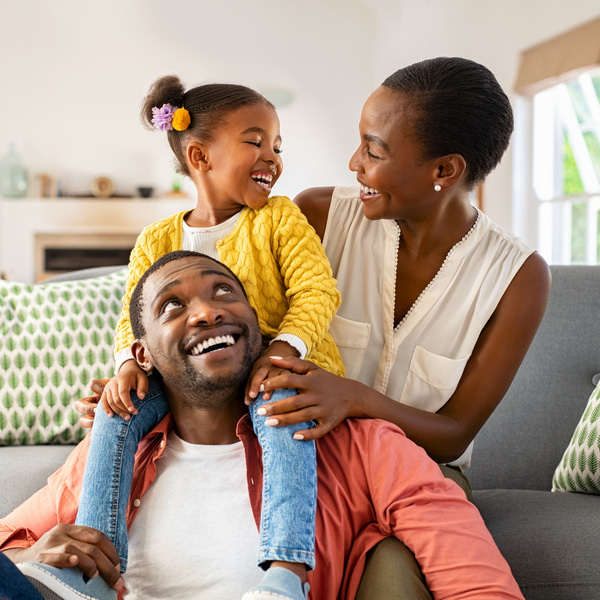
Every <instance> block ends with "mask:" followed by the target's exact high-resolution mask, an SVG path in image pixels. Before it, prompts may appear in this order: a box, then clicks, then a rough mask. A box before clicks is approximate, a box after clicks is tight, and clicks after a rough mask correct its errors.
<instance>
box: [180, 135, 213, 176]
mask: <svg viewBox="0 0 600 600" xmlns="http://www.w3.org/2000/svg"><path fill="white" fill-rule="evenodd" d="M185 158H186V160H187V163H188V166H189V167H190V168H191V169H192V170H194V171H208V170H209V169H210V164H209V162H208V154H207V152H206V147H205V146H204V145H203V144H201V143H200V142H190V143H189V144H188V145H187V148H186V149H185Z"/></svg>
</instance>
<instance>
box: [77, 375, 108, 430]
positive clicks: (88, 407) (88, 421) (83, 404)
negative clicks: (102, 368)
mask: <svg viewBox="0 0 600 600" xmlns="http://www.w3.org/2000/svg"><path fill="white" fill-rule="evenodd" d="M109 381H110V379H92V383H90V389H91V390H92V392H93V394H92V395H91V396H87V397H86V398H79V400H75V406H74V408H75V410H76V411H77V412H78V413H81V417H79V424H80V425H81V426H82V427H84V428H85V429H91V427H92V425H93V424H94V417H95V415H96V408H97V407H98V402H100V397H101V396H102V392H103V391H104V388H105V386H106V384H107V383H108V382H109Z"/></svg>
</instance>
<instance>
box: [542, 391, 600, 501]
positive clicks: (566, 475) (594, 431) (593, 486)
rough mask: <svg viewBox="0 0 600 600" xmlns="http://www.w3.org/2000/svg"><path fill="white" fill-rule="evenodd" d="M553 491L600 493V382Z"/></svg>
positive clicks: (563, 460)
mask: <svg viewBox="0 0 600 600" xmlns="http://www.w3.org/2000/svg"><path fill="white" fill-rule="evenodd" d="M552 491H553V492H584V493H589V494H600V383H599V384H598V385H597V386H596V389H595V390H594V391H593V392H592V395H591V396H590V398H589V400H588V403H587V406H586V407H585V410H584V411H583V415H582V416H581V419H580V420H579V423H578V424H577V427H576V428H575V432H574V433H573V437H572V438H571V441H570V442H569V445H568V446H567V448H566V450H565V453H564V454H563V458H562V460H561V461H560V463H559V465H558V467H557V468H556V471H555V472H554V477H553V479H552Z"/></svg>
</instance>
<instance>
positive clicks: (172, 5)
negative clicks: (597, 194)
mask: <svg viewBox="0 0 600 600" xmlns="http://www.w3.org/2000/svg"><path fill="white" fill-rule="evenodd" d="M599 13H600V6H599V5H598V0H571V1H570V2H565V1H564V0H504V1H503V2H501V3H497V2H490V1H489V0H478V1H477V0H452V2H450V1H449V0H302V1H295V2H294V1H292V0H279V1H278V2H267V1H265V0H253V1H252V2H249V1H248V0H217V1H214V2H206V1H204V0H178V2H164V1H162V2H159V1H158V0H102V2H94V3H92V2H86V1H85V0H83V1H82V0H45V1H42V0H18V1H16V0H12V1H9V0H4V2H3V6H2V18H1V20H0V91H1V92H2V93H1V94H0V155H1V154H2V153H3V152H4V150H5V148H6V146H7V144H8V142H9V141H13V140H14V141H15V142H16V143H17V147H18V149H19V151H20V152H21V154H22V155H23V157H24V159H25V160H26V162H27V165H28V166H29V167H30V169H31V170H32V171H33V172H34V173H35V172H43V171H49V172H51V173H53V174H55V175H57V176H58V177H59V178H60V179H61V180H62V181H63V185H64V187H65V188H66V189H67V190H68V191H70V192H74V193H77V192H80V193H81V192H84V193H85V192H87V191H88V189H89V182H90V180H91V179H92V178H94V177H95V176H97V175H104V174H105V175H108V176H110V177H112V178H113V179H114V180H115V182H116V184H117V189H118V191H120V192H125V193H127V192H129V193H131V192H132V191H134V190H135V188H136V187H137V186H138V185H141V184H149V185H154V186H155V187H157V188H159V189H163V190H164V189H166V188H168V187H169V186H170V183H171V178H172V170H171V158H170V151H169V150H168V148H167V146H166V140H165V139H164V138H163V137H161V134H160V133H157V132H156V133H155V132H148V131H146V130H145V129H143V128H142V126H141V124H140V122H139V116H138V110H139V104H140V101H141V99H142V97H143V95H144V94H145V92H146V91H147V89H148V86H149V84H150V83H151V82H152V80H153V79H154V78H156V77H157V76H160V75H163V74H166V73H176V74H179V75H180V76H181V77H182V79H183V80H184V82H185V83H186V84H188V85H189V86H192V85H195V84H198V83H202V82H205V81H229V82H239V83H244V84H247V85H249V86H251V87H255V88H257V89H259V90H261V89H265V88H269V87H282V88H286V89H289V90H291V91H293V92H294V94H295V101H294V102H293V103H292V104H291V105H290V106H289V107H285V108H282V109H281V110H280V117H281V121H282V135H283V137H284V161H285V164H286V170H285V172H284V176H283V177H282V179H281V180H280V182H279V183H278V186H277V189H276V191H277V192H279V193H283V194H287V195H291V196H293V195H294V194H296V193H297V192H298V191H300V190H301V189H303V188H304V187H307V186H311V185H328V184H329V185H331V184H334V183H348V182H352V181H354V177H353V176H352V174H350V173H349V172H348V170H347V161H348V158H349V157H350V155H351V153H352V151H353V149H354V147H355V144H356V143H357V141H358V137H357V124H358V118H359V113H360V107H361V104H362V102H363V101H364V99H365V98H366V97H367V95H368V94H369V93H370V92H371V91H372V90H373V89H375V88H376V87H377V85H378V84H379V83H380V82H381V80H383V79H384V77H385V76H387V75H389V74H390V73H391V72H392V71H394V70H396V69H397V68H399V67H401V66H404V65H406V64H409V63H410V62H414V61H416V60H421V59H424V58H429V57H432V56H437V55H462V56H466V57H469V58H472V59H474V60H478V61H480V62H483V63H484V64H486V65H487V66H489V67H490V68H491V69H492V71H494V73H496V75H497V77H498V79H499V80H500V82H501V83H502V85H503V86H504V87H505V89H506V90H507V91H509V92H510V91H511V87H512V84H513V82H514V79H515V75H516V70H517V67H518V58H519V52H520V51H521V50H523V49H525V48H527V47H529V46H531V45H533V44H535V43H538V42H540V41H543V40H545V39H546V38H548V37H550V36H552V35H555V34H557V33H560V32H562V31H564V30H566V29H568V28H570V27H572V26H575V25H578V24H580V23H582V22H584V21H586V20H588V19H590V18H593V17H596V16H597V15H598V14H599ZM511 163H512V152H511V151H509V153H508V155H507V156H506V157H505V159H504V161H503V163H502V164H501V166H500V167H499V168H498V169H497V171H496V172H495V173H494V174H492V176H491V177H490V179H489V180H488V183H487V185H486V190H485V209H486V211H487V212H488V213H489V214H490V215H491V216H492V218H494V219H495V220H497V221H498V222H499V223H500V224H501V225H503V226H505V227H507V228H510V227H511V214H512V210H511V193H512V191H511V186H512V164H511Z"/></svg>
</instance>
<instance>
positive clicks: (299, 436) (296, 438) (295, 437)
mask: <svg viewBox="0 0 600 600" xmlns="http://www.w3.org/2000/svg"><path fill="white" fill-rule="evenodd" d="M294 439H295V440H303V439H304V436H303V435H302V434H301V433H295V434H294Z"/></svg>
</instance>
